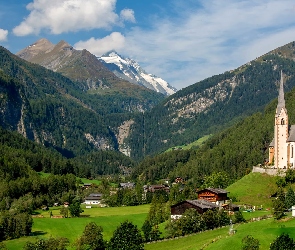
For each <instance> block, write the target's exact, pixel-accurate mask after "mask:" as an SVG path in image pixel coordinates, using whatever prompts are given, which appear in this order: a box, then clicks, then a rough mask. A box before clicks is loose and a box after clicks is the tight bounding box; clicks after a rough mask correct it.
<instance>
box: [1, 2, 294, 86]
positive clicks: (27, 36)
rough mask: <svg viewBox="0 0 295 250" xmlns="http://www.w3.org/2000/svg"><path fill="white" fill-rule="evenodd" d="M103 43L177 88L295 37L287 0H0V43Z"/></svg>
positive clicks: (100, 50) (14, 48)
mask: <svg viewBox="0 0 295 250" xmlns="http://www.w3.org/2000/svg"><path fill="white" fill-rule="evenodd" d="M40 38H46V39H48V40H50V41H51V42H52V43H54V44H56V43H58V42H59V41H60V40H65V41H67V42H68V43H69V44H71V45H72V46H73V47H74V48H76V49H87V50H89V51H90V52H91V53H92V54H95V55H96V56H101V55H103V54H104V53H106V52H108V51H110V50H116V51H117V52H118V53H119V54H121V55H122V56H125V57H129V58H132V59H134V60H135V61H137V62H138V63H139V64H140V65H141V66H142V67H143V68H144V69H145V70H146V71H147V72H148V73H152V74H155V75H157V76H159V77H161V78H163V79H164V80H166V81H168V82H169V83H170V84H171V85H172V86H174V87H175V88H177V89H178V90H179V89H182V88H184V87H186V86H189V85H192V84H194V83H196V82H198V81H200V80H203V79H205V78H207V77H210V76H212V75H216V74H221V73H223V72H225V71H228V70H232V69H235V68H237V67H239V66H241V65H243V64H245V63H247V62H249V61H251V60H253V59H255V58H257V57H259V56H261V55H263V54H265V53H267V52H269V51H271V50H273V49H275V48H277V47H280V46H283V45H285V44H287V43H289V42H292V41H295V1H294V0H259V1H257V0H185V1H184V0H9V1H7V0H0V45H1V46H3V47H5V48H7V49H8V50H10V51H11V52H12V53H16V52H18V51H20V50H21V49H23V48H25V47H27V46H29V45H30V44H32V43H34V42H36V41H37V40H38V39H40Z"/></svg>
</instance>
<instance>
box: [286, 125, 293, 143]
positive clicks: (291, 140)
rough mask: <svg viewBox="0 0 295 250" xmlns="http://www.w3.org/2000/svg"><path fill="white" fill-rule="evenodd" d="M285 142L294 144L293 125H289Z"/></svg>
mask: <svg viewBox="0 0 295 250" xmlns="http://www.w3.org/2000/svg"><path fill="white" fill-rule="evenodd" d="M287 142H295V125H291V128H290V131H289V137H288V140H287Z"/></svg>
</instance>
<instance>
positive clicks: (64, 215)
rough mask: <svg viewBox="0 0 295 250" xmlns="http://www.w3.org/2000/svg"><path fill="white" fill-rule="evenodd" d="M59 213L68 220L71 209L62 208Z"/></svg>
mask: <svg viewBox="0 0 295 250" xmlns="http://www.w3.org/2000/svg"><path fill="white" fill-rule="evenodd" d="M59 213H60V214H61V215H62V216H63V217H64V218H68V216H69V208H68V207H64V206H63V207H61V208H60V211H59Z"/></svg>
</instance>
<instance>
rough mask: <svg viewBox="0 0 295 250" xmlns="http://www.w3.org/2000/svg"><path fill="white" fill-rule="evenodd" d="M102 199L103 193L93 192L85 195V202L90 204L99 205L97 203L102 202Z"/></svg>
mask: <svg viewBox="0 0 295 250" xmlns="http://www.w3.org/2000/svg"><path fill="white" fill-rule="evenodd" d="M101 200H102V194H100V193H93V194H90V195H89V196H87V197H85V201H84V203H85V204H88V205H95V204H96V205H97V204H100V203H101Z"/></svg>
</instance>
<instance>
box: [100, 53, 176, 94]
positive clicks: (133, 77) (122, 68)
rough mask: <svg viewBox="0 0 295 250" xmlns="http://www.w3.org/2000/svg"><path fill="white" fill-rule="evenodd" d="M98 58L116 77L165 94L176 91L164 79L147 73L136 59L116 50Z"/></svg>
mask: <svg viewBox="0 0 295 250" xmlns="http://www.w3.org/2000/svg"><path fill="white" fill-rule="evenodd" d="M98 59H99V60H100V61H101V62H102V63H103V64H104V65H105V66H106V67H107V68H108V69H109V70H110V71H112V72H113V73H114V74H115V75H116V76H117V77H120V78H122V79H125V80H127V81H129V82H131V83H134V84H138V85H141V86H144V87H146V88H149V89H152V90H154V91H156V92H159V93H162V94H165V95H172V94H174V93H175V92H176V89H175V88H174V87H172V86H171V85H169V83H167V82H166V81H165V80H163V79H162V78H160V77H157V76H155V75H152V74H148V73H147V72H145V70H144V69H142V68H141V67H140V65H139V64H138V63H137V62H136V61H134V60H132V59H130V58H126V57H123V56H121V55H119V54H118V53H117V52H116V51H110V52H108V53H106V54H104V55H103V56H101V57H98Z"/></svg>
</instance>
